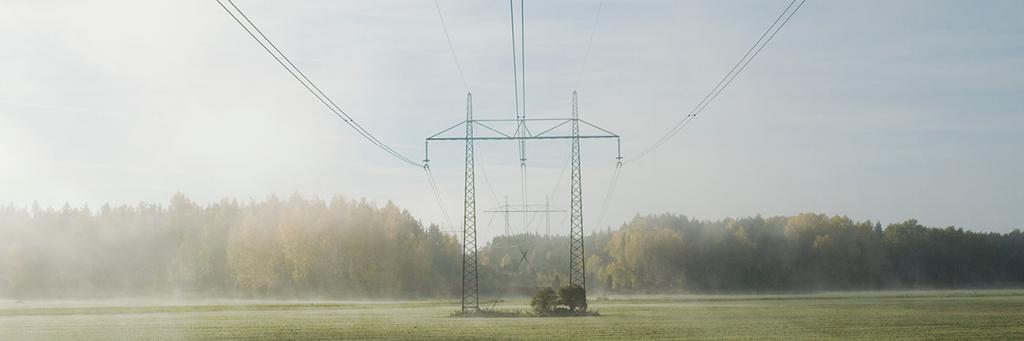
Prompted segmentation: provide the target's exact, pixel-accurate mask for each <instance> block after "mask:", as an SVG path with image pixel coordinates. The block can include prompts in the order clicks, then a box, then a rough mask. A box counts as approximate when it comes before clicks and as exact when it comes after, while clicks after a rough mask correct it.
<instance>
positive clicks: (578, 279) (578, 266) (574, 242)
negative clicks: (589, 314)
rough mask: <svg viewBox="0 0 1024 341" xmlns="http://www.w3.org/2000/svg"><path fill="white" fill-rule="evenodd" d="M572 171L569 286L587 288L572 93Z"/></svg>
mask: <svg viewBox="0 0 1024 341" xmlns="http://www.w3.org/2000/svg"><path fill="white" fill-rule="evenodd" d="M571 162H572V171H571V174H572V175H571V184H570V185H571V186H570V194H569V285H578V286H580V287H581V288H583V289H584V290H586V288H587V275H586V261H585V258H584V253H583V179H582V177H581V174H580V113H579V106H578V105H577V103H576V91H573V92H572V161H571Z"/></svg>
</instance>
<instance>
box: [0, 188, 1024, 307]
mask: <svg viewBox="0 0 1024 341" xmlns="http://www.w3.org/2000/svg"><path fill="white" fill-rule="evenodd" d="M585 244H586V245H585V247H586V251H587V268H586V273H587V290H588V291H589V292H609V293H676V292H750V291H797V290H863V289H868V290H870V289H885V288H965V287H997V286H1020V285H1022V284H1024V235H1022V233H1021V231H1020V230H1014V231H1012V232H1010V233H1003V234H1001V233H979V232H971V231H965V230H963V229H960V228H954V227H947V228H929V227H924V226H921V225H920V224H918V223H917V222H916V221H914V220H908V221H905V222H901V223H895V224H889V225H888V226H886V227H885V228H883V227H882V226H881V224H880V223H877V222H875V223H872V222H870V221H864V222H857V221H853V220H851V219H849V218H847V217H842V216H831V217H830V216H825V215H820V214H801V215H796V216H792V217H767V218H765V217H760V216H757V217H749V218H742V219H724V220H717V221H705V220H696V219H691V218H688V217H685V216H680V215H670V214H664V215H647V216H637V217H635V218H634V219H632V220H631V221H629V222H628V223H626V224H624V225H623V226H621V227H619V228H618V229H614V230H612V229H604V230H600V231H593V232H590V233H589V234H588V235H587V238H586V240H585ZM568 253H569V243H568V239H567V238H566V237H565V236H558V235H555V236H548V235H537V234H517V235H505V236H499V237H496V238H494V239H492V240H490V241H487V242H483V241H481V244H480V253H479V257H480V268H479V273H480V283H481V284H480V287H481V295H482V296H484V297H487V298H491V299H498V298H503V297H509V296H513V295H516V296H518V295H524V294H532V293H533V292H534V291H535V289H536V288H537V287H538V286H550V287H552V288H560V287H563V286H564V285H566V284H568V283H566V281H565V280H564V278H565V274H566V273H567V268H568V264H569V259H568ZM0 257H2V259H0V296H2V297H7V298H18V299H23V298H24V299H28V298H77V297H110V296H141V295H185V296H201V297H288V298H357V297H368V298H422V297H445V298H448V297H458V296H459V295H460V290H461V287H460V283H461V264H462V251H461V247H460V242H459V240H458V236H457V235H455V234H452V233H450V232H446V231H442V230H441V229H440V228H439V227H438V226H437V225H429V226H424V225H423V224H422V223H421V222H420V221H418V220H417V219H415V218H414V217H412V216H411V215H410V214H409V213H408V212H407V211H404V210H402V209H400V208H399V207H397V206H396V205H394V204H393V203H390V202H389V203H386V204H384V205H382V206H377V205H373V204H371V203H368V202H366V201H365V200H350V199H346V198H342V197H335V198H332V199H330V200H322V199H316V198H304V197H302V196H299V195H293V196H291V197H288V198H286V199H280V198H277V197H273V196H271V197H269V198H267V199H265V200H262V201H254V200H250V201H248V202H239V201H237V200H231V199H225V200H221V201H220V202H217V203H214V204H210V205H205V206H201V205H198V204H196V203H194V202H193V201H191V200H189V199H188V198H186V197H185V196H184V195H181V194H177V195H175V196H174V197H173V198H171V200H170V203H169V205H167V206H166V207H165V206H161V205H153V204H145V203H140V204H137V205H123V206H110V205H104V206H102V207H100V208H99V209H97V210H95V211H93V210H91V209H89V208H87V207H71V206H69V205H65V206H64V207H63V208H60V209H53V208H40V207H38V206H36V205H33V207H31V208H17V207H14V206H11V205H8V206H3V207H0Z"/></svg>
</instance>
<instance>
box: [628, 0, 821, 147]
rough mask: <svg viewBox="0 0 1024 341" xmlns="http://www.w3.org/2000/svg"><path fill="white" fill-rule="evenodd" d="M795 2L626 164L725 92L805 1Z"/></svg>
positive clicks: (688, 120)
mask: <svg viewBox="0 0 1024 341" xmlns="http://www.w3.org/2000/svg"><path fill="white" fill-rule="evenodd" d="M796 2H797V0H792V1H790V3H789V5H788V6H786V9H785V10H783V11H782V13H780V14H779V16H778V17H777V18H775V21H774V22H772V24H771V25H770V26H768V29H766V30H765V31H764V33H762V34H761V37H760V38H758V39H757V41H756V42H754V45H753V46H751V47H750V49H748V50H747V53H745V54H744V55H743V57H741V58H740V60H739V61H737V62H736V64H735V65H733V67H732V69H730V70H729V72H728V73H726V74H725V76H724V77H722V79H721V80H719V81H718V84H716V85H715V86H714V87H713V88H712V89H711V91H709V92H708V93H707V95H705V96H704V98H703V99H702V100H701V101H700V102H698V103H697V105H696V106H694V108H693V109H692V110H690V113H689V114H687V115H686V116H685V117H683V119H682V120H680V121H679V122H678V123H676V124H675V125H674V126H673V127H672V128H671V129H669V131H668V132H667V133H665V135H663V136H662V137H661V138H660V139H658V140H657V141H656V142H655V143H654V144H652V145H651V146H649V147H647V148H646V149H644V150H643V151H642V152H640V153H638V154H636V155H634V156H633V157H631V158H629V160H628V161H627V162H632V161H635V160H638V159H640V158H642V157H644V156H646V155H647V154H648V153H650V152H652V151H654V150H655V149H657V148H658V147H661V145H663V144H665V142H667V141H668V140H669V139H671V138H672V137H674V136H675V135H676V134H677V133H679V131H680V130H682V129H683V128H684V127H686V126H687V125H689V124H690V122H691V121H693V119H694V118H696V117H697V115H700V114H701V113H702V112H703V111H704V109H705V108H707V107H708V105H710V104H711V101H714V100H715V98H717V97H718V95H719V94H721V93H722V91H723V90H725V88H726V87H728V86H729V84H731V83H732V81H733V80H734V79H736V77H737V76H739V74H740V73H741V72H743V70H744V69H746V67H747V65H749V64H750V62H751V61H752V60H754V58H755V57H757V55H758V54H760V53H761V50H763V49H764V48H765V46H767V45H768V43H769V42H771V40H772V39H773V38H775V35H776V34H778V33H779V31H780V30H782V27H783V26H785V25H786V23H788V22H789V19H790V18H792V17H793V15H794V14H796V12H797V11H799V10H800V7H803V5H804V3H805V2H807V0H800V3H799V4H797V6H796V7H795V8H793V4H796ZM791 8H792V9H793V10H792V11H790V9H791ZM787 13H788V15H787ZM783 17H785V20H783ZM780 20H782V22H781V24H780V23H779V21H780ZM776 25H777V26H776ZM766 37H767V39H766Z"/></svg>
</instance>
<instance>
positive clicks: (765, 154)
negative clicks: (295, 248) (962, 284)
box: [0, 0, 1024, 239]
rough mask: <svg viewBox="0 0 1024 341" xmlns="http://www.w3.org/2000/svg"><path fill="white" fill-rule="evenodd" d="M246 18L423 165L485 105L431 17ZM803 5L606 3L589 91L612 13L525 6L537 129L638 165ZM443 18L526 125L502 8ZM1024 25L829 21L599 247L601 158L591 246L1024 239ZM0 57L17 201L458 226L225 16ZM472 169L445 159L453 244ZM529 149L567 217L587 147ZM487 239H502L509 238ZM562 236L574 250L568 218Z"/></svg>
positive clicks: (61, 34)
mask: <svg viewBox="0 0 1024 341" xmlns="http://www.w3.org/2000/svg"><path fill="white" fill-rule="evenodd" d="M236 3H237V4H238V5H239V6H241V7H242V8H243V9H244V10H246V11H247V14H249V15H250V17H251V18H252V19H253V20H255V21H256V22H257V23H258V24H260V27H261V29H263V30H264V32H266V33H267V34H268V35H269V36H270V38H271V39H273V40H274V41H275V43H277V45H278V46H279V47H281V48H282V49H283V50H284V51H285V52H286V53H287V54H288V56H289V57H290V58H291V59H292V60H293V61H294V62H295V63H296V64H298V65H299V66H300V67H301V68H303V70H304V71H305V73H306V74H307V75H309V76H310V77H311V78H312V79H313V80H314V81H316V82H317V83H318V84H319V85H320V87H321V88H322V89H323V90H324V91H325V92H327V93H328V94H329V95H330V96H331V97H332V98H333V99H334V100H335V101H336V102H337V103H338V104H339V105H340V106H341V107H342V108H343V109H345V110H346V111H347V112H348V113H349V114H350V115H351V116H352V117H353V118H355V119H356V120H358V121H359V122H360V123H361V124H362V125H363V126H364V127H366V128H367V129H369V130H370V131H372V132H373V133H374V134H376V135H377V136H378V137H379V138H381V139H382V140H383V141H385V142H386V143H388V144H390V145H391V146H393V147H394V148H395V149H397V150H398V151H400V152H402V153H404V154H406V155H408V156H410V157H411V158H413V159H416V160H419V159H422V155H423V139H424V138H425V137H427V136H429V135H431V134H433V133H435V132H438V131H440V130H442V129H444V128H446V127H448V126H450V125H452V124H454V123H456V122H458V121H459V120H462V119H464V117H465V112H464V101H465V93H466V88H465V87H464V86H463V84H462V81H461V80H460V79H459V76H458V73H457V72H456V69H455V64H454V62H453V60H452V56H451V54H450V52H449V49H448V45H447V42H446V41H445V36H444V32H443V30H442V28H441V24H440V22H439V20H438V17H437V13H436V11H435V8H434V4H433V2H432V1H429V0H421V1H256V0H237V1H236ZM788 3H789V2H788V1H787V0H773V1H767V0H766V1H702V2H697V1H606V2H605V4H604V8H603V12H602V14H601V19H600V21H599V24H598V26H597V30H596V33H595V35H594V42H593V47H592V50H591V52H590V57H589V60H588V62H587V67H586V69H585V72H582V73H581V67H580V65H581V61H582V59H583V55H584V53H585V51H586V46H587V37H588V36H589V34H590V30H591V27H592V24H593V21H594V15H595V12H596V10H597V8H598V1H558V2H554V1H526V36H527V40H526V66H527V67H526V78H527V84H528V85H527V102H528V104H527V111H528V113H529V115H530V117H537V118H541V117H565V116H568V114H569V109H570V106H569V105H570V93H571V92H572V90H574V88H577V89H578V90H579V91H580V105H581V117H582V118H584V119H586V120H588V121H590V122H594V123H596V124H599V125H601V126H603V127H605V128H608V129H609V130H612V131H614V132H616V133H618V134H619V135H621V136H622V137H623V149H624V154H626V155H627V156H629V155H632V154H634V153H635V152H638V151H640V150H642V149H643V148H645V147H646V146H648V145H650V144H651V143H653V142H654V141H655V140H656V139H657V137H659V136H660V135H661V134H663V133H664V132H665V131H666V130H667V129H668V127H669V126H671V125H672V124H674V123H675V122H676V121H678V120H679V119H681V118H682V117H683V116H684V115H686V113H687V112H688V111H689V109H690V108H691V107H692V106H693V105H695V104H696V103H697V102H698V101H699V100H700V98H701V97H702V96H703V95H704V93H706V92H707V91H708V90H709V89H710V88H711V87H712V86H713V85H714V84H715V83H716V82H717V81H718V79H719V78H721V77H722V76H723V75H724V74H725V73H726V72H727V71H728V70H729V68H730V67H732V64H733V63H735V62H736V60H738V59H739V57H740V56H742V55H743V53H744V52H745V51H746V50H747V48H749V47H750V45H751V44H752V43H753V42H754V40H756V39H757V37H758V36H759V35H760V34H761V33H762V32H763V30H764V29H765V28H766V27H767V26H768V25H769V24H770V23H771V22H772V20H774V18H775V17H776V16H777V15H778V14H779V12H781V11H782V9H783V8H784V7H785V6H786V5H787V4H788ZM440 4H441V8H442V10H443V11H444V14H445V19H446V20H447V24H448V27H449V30H450V33H451V37H452V39H453V42H454V45H455V49H456V51H457V54H458V57H459V59H460V62H461V64H462V67H463V69H464V72H465V76H466V79H467V81H468V83H469V85H470V90H471V91H472V92H473V97H474V103H475V106H474V111H475V113H476V117H478V118H513V117H514V115H515V114H514V109H513V103H514V102H513V98H512V97H513V92H512V90H513V86H512V70H511V64H512V61H511V58H512V56H511V45H510V41H509V40H510V38H509V34H510V33H509V27H508V24H509V23H508V21H509V18H508V3H507V2H502V1H451V0H442V1H440ZM1021 17H1024V2H1021V1H985V2H972V1H843V2H840V1H823V0H810V1H808V2H807V4H806V5H805V6H804V7H803V8H802V9H801V10H800V12H799V13H798V14H797V15H796V16H795V17H794V18H793V19H792V21H790V22H789V24H788V25H787V26H786V27H785V28H784V29H783V31H782V32H781V33H779V35H778V36H777V37H776V38H775V40H773V41H772V43H771V45H769V46H768V47H767V48H766V49H765V50H764V51H763V52H762V53H761V55H760V56H758V58H757V59H756V60H754V62H753V63H751V65H750V66H749V67H748V68H747V69H746V70H745V71H744V73H743V74H741V75H740V76H739V78H737V80H736V81H735V82H734V83H733V84H732V85H731V86H730V87H729V88H728V89H726V90H725V92H723V93H722V95H721V96H719V97H718V99H717V100H716V101H715V102H714V103H713V104H712V105H711V106H710V107H709V108H708V109H707V110H706V111H705V112H704V114H703V115H702V116H700V117H698V118H697V119H696V120H695V121H694V122H693V123H692V124H690V125H689V126H688V127H686V128H685V129H684V130H683V131H682V132H681V133H680V134H679V135H678V136H676V137H675V138H674V139H672V140H671V141H670V142H669V143H667V144H665V145H664V146H663V147H662V148H661V149H659V150H657V151H655V152H654V153H652V154H650V155H648V156H647V157H645V158H644V159H641V160H639V161H636V162H633V163H629V164H627V165H626V166H625V167H624V168H623V170H622V176H621V180H620V182H619V184H618V187H617V190H616V192H615V195H614V196H613V197H612V199H611V204H610V208H609V210H608V213H607V216H606V218H605V219H604V221H603V222H601V223H600V225H598V222H597V220H598V215H599V210H600V207H601V203H602V201H603V200H604V196H605V193H606V190H607V187H608V184H609V180H610V179H611V175H612V172H613V170H614V165H615V160H614V156H615V145H614V143H610V142H599V141H587V142H586V143H585V144H584V180H583V181H584V195H585V198H586V199H585V203H584V207H585V210H586V211H585V212H586V218H585V221H586V222H587V224H586V225H587V228H588V229H594V228H598V227H600V228H602V229H603V228H604V227H605V226H618V225H619V224H621V223H622V222H624V221H626V220H628V219H630V218H631V217H632V216H633V215H635V214H637V213H665V212H670V213H680V214H686V215H688V216H691V217H696V218H702V219H718V218H724V217H739V216H750V215H755V214H762V215H791V214H796V213H800V212H820V213H826V214H840V215H848V216H850V217H851V218H854V219H857V220H864V219H871V220H873V221H874V220H881V221H882V222H883V223H892V222H898V221H902V220H905V219H909V218H916V219H918V220H919V221H921V222H922V223H923V224H926V225H931V226H947V225H956V226H961V227H965V228H969V229H973V230H982V231H1000V232H1005V231H1009V230H1011V229H1013V228H1021V227H1024V219H1022V218H1024V206H1022V203H1024V180H1022V177H1021V175H1020V174H1024V158H1022V157H1021V155H1022V152H1021V149H1022V147H1024V95H1022V90H1024V72H1022V70H1024V39H1022V37H1024V21H1022V20H1020V18H1021ZM0 47H2V48H0V202H3V203H5V204H6V203H12V204H14V205H16V206H28V205H31V204H32V203H33V202H38V203H40V204H41V205H44V206H47V205H52V206H61V205H63V204H64V203H65V202H68V203H70V204H71V205H73V206H81V205H88V206H89V207H92V208H95V207H98V206H100V205H101V204H102V203H105V202H110V203H115V204H124V203H137V202H140V201H147V202H157V203H166V202H167V200H168V199H169V198H170V197H171V195H172V194H173V193H174V192H176V191H181V192H183V193H185V194H186V195H187V196H189V197H191V198H192V199H194V200H196V201H198V202H200V203H211V202H215V201H217V200H218V199H220V198H222V197H237V198H240V199H249V198H255V199H262V198H264V197H265V196H267V195H269V194H277V195H279V196H287V195H289V194H291V193H296V192H297V193H301V194H305V195H317V196H320V197H330V196H333V195H344V196H347V197H351V198H366V199H367V200H370V201H374V202H377V203H380V204H382V203H384V202H386V201H387V200H392V201H394V202H395V203H396V204H398V205H400V206H402V207H404V208H407V209H409V210H410V211H411V212H412V213H413V214H414V215H415V216H417V217H419V218H421V219H423V221H424V222H425V223H429V222H442V223H443V219H442V217H441V213H440V211H439V209H438V208H437V205H436V203H435V202H434V200H433V196H432V194H431V192H430V188H429V186H428V185H427V182H426V178H425V176H424V172H423V171H422V170H421V169H417V168H415V167H411V166H408V165H406V164H403V163H401V162H398V161H396V160H394V159H391V158H389V156H387V155H386V154H383V153H381V152H380V150H378V149H376V148H375V147H373V146H372V145H370V144H369V143H367V142H366V141H364V140H362V139H361V138H359V136H358V135H356V134H355V133H354V132H353V131H352V130H351V129H349V128H348V127H347V126H346V125H345V124H344V123H343V122H342V121H341V120H339V119H337V118H336V117H334V116H333V115H332V114H330V113H329V112H328V111H327V110H325V109H324V108H323V107H321V106H320V105H319V103H318V102H317V101H316V100H315V99H314V98H313V97H311V96H310V95H309V94H308V93H306V92H305V90H304V89H303V88H302V87H301V86H300V85H299V84H298V83H297V82H296V81H295V80H293V79H291V78H290V76H289V75H288V74H287V73H286V72H285V71H284V69H282V68H281V67H280V66H278V65H277V64H276V62H275V61H274V60H273V59H272V58H271V57H270V56H268V55H267V54H266V53H265V52H264V51H263V50H262V49H261V48H260V47H259V45H257V44H256V42H255V41H253V40H252V39H251V38H250V37H249V36H248V35H246V33H245V32H244V31H243V30H242V29H241V28H240V27H239V26H238V25H237V24H236V23H235V22H234V21H232V20H231V18H230V17H228V15H227V14H226V13H225V12H223V10H222V9H221V8H220V7H219V6H218V5H217V3H216V2H215V1H213V0H184V1H137V0H133V1H127V0H75V1H56V0H51V1H34V0H33V1H30V0H2V1H0ZM577 86H578V87H577ZM462 148H463V147H462V145H461V144H459V143H455V142H452V143H447V144H434V145H432V148H431V149H432V153H431V159H432V160H433V161H432V169H433V170H434V173H435V176H436V177H437V179H438V181H439V185H440V189H441V191H442V194H443V197H444V202H445V204H446V206H447V209H448V211H449V212H450V213H451V215H452V220H454V223H456V224H458V223H459V221H460V217H461V211H462V198H461V195H462V162H463V160H462ZM528 150H529V153H530V155H529V156H530V160H529V164H528V174H529V181H528V188H529V189H528V193H529V201H530V202H532V203H542V202H543V200H544V196H545V194H549V195H551V201H552V205H553V206H557V207H559V208H567V207H568V193H567V188H568V179H567V176H568V175H566V179H563V181H562V183H561V185H560V186H559V187H558V188H557V190H555V188H554V185H555V183H556V179H558V175H559V173H560V171H561V170H562V168H563V166H564V165H565V163H566V160H567V158H568V153H569V144H568V142H567V141H559V142H538V143H532V144H529V145H528ZM477 151H478V155H477V160H478V164H479V165H481V168H478V174H477V178H478V179H477V184H478V186H477V196H478V207H479V208H480V209H481V211H483V210H484V209H488V208H491V207H494V206H496V205H497V203H496V202H495V199H496V197H497V198H500V197H503V196H505V195H508V196H509V198H510V200H511V201H512V202H520V200H521V195H520V182H519V179H520V177H519V167H518V156H517V155H516V153H515V149H514V146H513V144H511V143H497V142H489V143H480V144H478V147H477ZM483 174H486V179H485V177H484V175H483ZM488 179H489V182H490V183H491V184H492V187H493V189H494V193H493V194H492V193H491V190H490V189H489V187H488V186H487V182H488V181H487V180H488ZM499 200H500V199H499ZM479 220H480V226H481V227H480V229H481V232H480V234H481V237H482V238H484V239H486V238H488V237H489V236H493V235H494V234H496V233H499V232H501V230H502V229H503V227H501V226H499V225H500V224H499V223H498V222H499V221H501V219H495V220H494V221H493V222H492V223H491V224H488V222H489V221H490V216H489V215H487V214H485V213H483V212H481V213H480V218H479ZM542 221H543V219H542V217H538V218H536V219H535V222H534V223H533V224H532V225H531V226H530V227H529V230H532V231H538V230H542V229H543V226H542V225H543V224H542ZM552 221H553V222H554V223H555V226H553V227H552V229H553V231H554V232H558V233H565V231H563V230H567V227H566V226H565V224H559V223H561V222H562V219H561V217H560V216H554V217H552ZM445 224H446V225H447V223H445ZM449 228H451V229H454V228H456V227H452V226H446V229H449ZM515 228H517V229H520V230H522V229H523V227H522V226H516V227H515Z"/></svg>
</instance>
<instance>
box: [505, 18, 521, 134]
mask: <svg viewBox="0 0 1024 341" xmlns="http://www.w3.org/2000/svg"><path fill="white" fill-rule="evenodd" d="M508 12H509V18H510V23H511V25H512V82H513V87H514V88H515V89H514V92H515V100H516V118H517V119H518V118H519V61H518V57H516V10H515V6H514V5H513V3H512V0H508ZM516 129H517V130H518V129H519V128H516Z"/></svg>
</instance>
